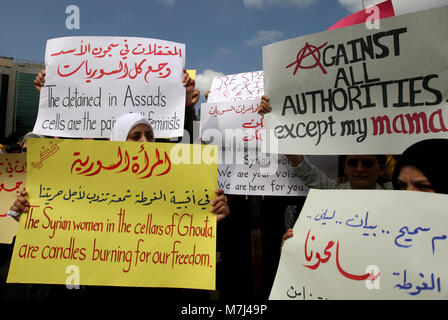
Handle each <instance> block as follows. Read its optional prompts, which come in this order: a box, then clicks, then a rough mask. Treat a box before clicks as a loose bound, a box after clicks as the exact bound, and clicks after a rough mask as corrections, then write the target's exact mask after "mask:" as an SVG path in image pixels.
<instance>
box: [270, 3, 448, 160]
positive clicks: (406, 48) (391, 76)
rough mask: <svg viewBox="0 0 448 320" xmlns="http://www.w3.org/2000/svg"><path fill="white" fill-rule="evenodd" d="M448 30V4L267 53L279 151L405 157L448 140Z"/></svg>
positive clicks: (321, 35)
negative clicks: (420, 144) (410, 150)
mask: <svg viewBox="0 0 448 320" xmlns="http://www.w3.org/2000/svg"><path fill="white" fill-rule="evenodd" d="M446 30H448V7H447V6H445V7H442V8H437V9H432V10H427V11H423V12H418V13H415V14H410V15H403V16H398V17H392V18H387V19H383V20H381V29H380V30H377V29H367V28H366V27H365V26H364V24H360V25H355V26H350V27H346V28H342V29H336V30H332V31H326V32H322V33H317V34H314V35H310V36H304V37H299V38H295V39H290V40H286V41H281V42H277V43H274V44H271V45H267V46H265V47H263V71H264V81H265V83H264V84H265V91H266V95H268V96H269V97H270V102H271V106H272V112H271V113H269V114H267V115H266V116H265V123H264V124H265V127H266V129H267V130H270V132H271V134H273V135H275V136H276V137H277V138H278V139H279V141H278V152H279V153H287V152H289V153H296V154H400V153H402V152H403V150H404V149H406V147H408V146H409V145H411V144H413V143H415V142H417V141H420V140H424V139H429V138H436V137H445V138H446V137H448V110H447V106H448V103H447V99H448V60H447V59H446V52H448V38H447V37H446ZM265 142H266V143H268V142H269V140H268V139H267V140H266V141H265ZM264 147H265V146H263V148H264ZM266 150H267V151H268V152H269V151H270V150H271V146H269V145H266Z"/></svg>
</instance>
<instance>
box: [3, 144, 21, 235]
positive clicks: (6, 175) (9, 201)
mask: <svg viewBox="0 0 448 320" xmlns="http://www.w3.org/2000/svg"><path fill="white" fill-rule="evenodd" d="M25 183H26V153H8V154H0V243H12V240H13V237H14V236H15V235H16V233H17V221H16V220H14V219H13V218H10V217H8V216H7V212H8V211H9V209H10V208H11V206H12V205H13V203H14V201H15V200H16V199H17V196H18V195H19V193H20V191H21V190H23V189H24V188H25Z"/></svg>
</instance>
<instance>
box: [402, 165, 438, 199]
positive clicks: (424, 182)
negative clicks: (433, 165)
mask: <svg viewBox="0 0 448 320" xmlns="http://www.w3.org/2000/svg"><path fill="white" fill-rule="evenodd" d="M397 180H398V181H397V185H398V189H399V190H412V191H423V192H434V193H435V192H436V191H435V190H434V189H433V187H432V185H431V183H430V182H429V180H428V178H426V176H425V175H424V174H423V172H421V171H420V170H419V169H417V168H416V167H414V166H404V167H403V168H401V170H400V174H399V175H398V179H397Z"/></svg>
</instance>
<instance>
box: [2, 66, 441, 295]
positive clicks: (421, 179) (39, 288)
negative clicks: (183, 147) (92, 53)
mask: <svg viewBox="0 0 448 320" xmlns="http://www.w3.org/2000/svg"><path fill="white" fill-rule="evenodd" d="M182 82H183V85H184V87H185V88H186V101H185V123H184V128H185V130H186V131H187V132H188V134H189V136H190V143H192V138H193V134H192V128H193V120H195V119H196V115H195V112H194V109H195V105H196V104H197V102H198V101H199V98H200V92H199V91H198V90H197V89H196V88H195V82H194V80H193V79H191V78H190V77H189V75H188V74H187V73H186V70H185V69H184V74H183V78H182ZM44 84H45V70H42V71H41V72H40V73H39V74H38V75H37V77H36V79H35V80H34V85H35V87H36V89H37V90H38V91H39V92H40V89H41V88H42V87H43V86H44ZM208 93H209V92H207V93H206V94H205V96H206V98H207V94H208ZM270 111H271V105H270V103H269V97H268V96H263V97H262V99H261V103H260V107H259V110H258V112H259V114H261V115H264V114H266V113H268V112H270ZM30 137H34V138H42V137H43V136H41V135H36V134H34V133H29V134H27V135H25V136H24V137H23V138H22V139H21V140H20V141H19V142H18V143H17V147H18V152H26V151H27V139H28V138H30ZM110 140H111V141H127V142H139V143H142V142H145V143H147V142H166V140H164V139H156V138H155V135H154V131H153V129H152V127H151V125H150V123H149V122H148V121H147V120H146V119H145V118H144V117H143V116H141V115H140V114H137V113H128V114H124V115H122V116H120V117H119V118H117V121H116V122H115V125H114V127H113V129H112V131H111V135H110ZM179 141H180V139H179V140H178V141H177V142H179ZM171 142H173V141H171ZM447 149H448V139H429V140H423V141H420V142H418V143H416V144H414V145H412V146H410V147H409V148H408V149H406V150H405V151H404V153H403V154H402V155H395V156H392V155H377V154H373V155H341V156H340V158H339V160H340V164H341V168H342V172H343V175H344V176H343V177H339V179H337V180H334V179H330V178H328V177H327V176H326V174H325V173H324V172H323V171H322V170H320V169H319V168H317V167H316V166H315V165H313V164H312V163H311V162H310V161H309V160H308V159H307V157H306V156H304V155H286V156H287V158H288V160H289V162H290V164H291V166H292V168H293V173H294V174H295V176H297V177H298V178H299V179H300V180H301V181H302V182H303V183H304V184H305V185H306V186H308V187H310V188H317V189H372V190H374V189H376V190H381V189H383V190H391V189H396V190H414V191H426V192H435V193H444V194H448V183H447V181H448V180H447V178H448V176H447V175H448V171H447V170H446V168H445V166H444V159H445V158H444V156H443V155H444V153H445V152H446V150H447ZM11 150H12V149H11ZM6 152H8V150H7V148H4V147H3V146H0V154H1V153H6ZM215 193H216V197H215V198H214V199H213V200H212V202H211V208H210V210H211V212H213V213H215V214H216V215H217V221H219V222H220V223H219V224H218V233H219V234H218V237H217V238H218V239H217V250H219V251H220V253H222V255H223V257H224V258H223V259H224V263H221V264H220V263H219V262H218V264H217V287H220V286H221V284H222V282H227V283H224V285H223V286H222V288H223V293H224V295H223V296H222V297H223V298H225V299H228V298H231V297H232V295H233V297H234V298H244V297H245V296H247V294H248V293H250V292H249V291H250V289H248V288H247V287H246V288H241V290H240V291H239V293H240V294H241V295H238V293H235V291H234V290H235V289H234V288H235V285H237V282H240V281H246V283H249V284H250V285H251V286H256V283H254V282H255V278H252V281H247V279H243V278H247V275H248V274H250V273H251V272H253V269H251V253H252V254H253V253H254V252H257V251H259V249H260V248H255V247H254V245H256V244H255V242H254V241H253V239H254V238H255V237H256V236H257V234H258V233H260V232H264V235H265V237H264V241H265V243H264V245H265V247H268V248H271V249H272V248H274V249H273V250H272V252H274V251H275V250H277V251H278V246H277V245H276V244H277V243H279V244H280V243H281V247H282V246H283V244H284V241H286V240H287V239H289V238H291V237H292V236H293V231H292V227H293V225H294V223H295V221H296V220H297V218H298V215H299V214H300V211H301V209H302V206H303V203H304V200H305V198H306V197H288V199H291V201H289V200H288V201H287V202H286V201H284V198H286V197H272V199H269V197H267V201H265V202H264V203H263V205H262V206H260V205H259V203H258V202H257V201H255V200H256V199H255V197H253V198H252V200H253V201H252V200H251V199H249V200H250V201H248V197H247V196H237V195H232V196H228V198H229V199H227V196H226V195H225V194H224V191H223V190H222V189H220V188H217V189H216V190H215ZM26 196H27V193H26V191H25V190H21V191H20V194H19V195H18V197H17V199H16V200H15V201H14V203H13V204H12V206H11V208H10V212H9V215H10V216H11V217H14V218H15V219H16V220H19V219H20V214H21V213H23V212H26V211H27V209H28V208H29V202H28V200H27V199H26ZM279 201H280V202H279ZM294 201H297V202H298V203H293V202H294ZM253 206H257V208H256V209H255V210H254V208H253ZM230 207H232V211H234V212H235V213H234V214H233V215H229V213H230ZM249 211H256V212H257V214H258V215H259V216H260V213H261V214H262V215H263V217H261V218H260V217H259V219H258V220H254V218H253V217H252V216H250V215H248V214H247V213H248V212H249ZM279 213H280V215H279ZM282 214H283V219H279V218H278V217H279V216H282ZM274 217H275V218H274ZM224 218H226V219H224ZM260 221H261V222H260ZM263 221H264V225H263V226H261V225H257V224H260V223H263ZM280 221H283V222H285V221H286V223H285V224H284V226H285V228H284V229H281V230H283V231H282V234H283V232H285V230H286V233H284V234H283V236H282V237H281V236H280V237H279V239H273V238H275V237H272V235H275V234H276V233H275V232H274V233H272V232H271V233H270V232H268V231H269V230H271V231H272V229H274V228H278V225H279V223H278V222H280ZM254 224H255V226H253V225H254ZM245 226H250V228H247V227H245ZM281 228H283V225H282V226H281ZM279 230H280V229H279ZM270 235H271V236H270ZM268 251H269V250H268ZM11 254H12V246H10V247H9V249H8V251H7V253H6V255H8V257H9V259H10V256H11ZM4 256H5V253H4V252H2V261H3V258H4ZM271 256H272V255H271ZM278 258H279V257H276V256H274V261H272V263H271V265H272V266H274V265H276V262H277V261H278ZM252 260H253V256H252ZM218 261H220V260H218ZM6 262H7V263H2V265H1V266H0V271H1V272H0V273H1V275H2V278H1V279H0V281H2V283H1V284H0V299H8V298H10V299H15V298H17V297H19V299H46V298H61V297H66V296H67V295H66V294H65V293H67V292H68V290H65V286H48V285H16V284H11V285H10V286H9V287H5V286H4V281H5V280H4V279H3V277H4V278H5V279H6V276H5V275H6V274H7V270H8V267H9V260H8V261H6ZM252 263H253V262H252ZM275 271H276V270H275V268H273V270H272V271H271V270H270V273H271V274H272V280H273V276H274V275H275ZM226 274H227V275H226ZM238 274H240V275H241V277H238ZM220 279H221V280H220ZM240 285H241V284H240ZM241 287H242V286H241ZM2 288H3V289H2ZM5 288H6V289H7V290H5ZM228 288H230V289H229V290H227V289H228ZM128 289H129V288H114V289H110V288H107V287H102V288H100V287H95V286H92V287H90V288H88V289H86V288H85V287H82V290H80V291H74V292H75V293H74V294H68V296H69V297H70V296H71V297H83V298H86V297H92V298H93V297H94V296H96V295H98V294H100V295H103V296H105V297H112V296H113V295H116V294H118V295H121V294H123V295H126V296H128V298H129V297H131V298H135V297H138V296H141V295H144V296H145V297H148V296H150V297H153V298H159V299H167V298H169V297H171V298H173V297H174V298H178V299H183V298H190V299H195V300H201V301H202V300H207V299H208V298H209V297H208V293H207V292H204V291H201V290H189V289H179V290H170V289H163V290H161V288H156V289H152V290H149V291H142V290H140V289H145V288H138V289H137V288H133V289H134V290H133V291H129V290H128ZM61 293H64V294H62V295H61ZM8 295H9V297H8ZM266 297H267V296H266Z"/></svg>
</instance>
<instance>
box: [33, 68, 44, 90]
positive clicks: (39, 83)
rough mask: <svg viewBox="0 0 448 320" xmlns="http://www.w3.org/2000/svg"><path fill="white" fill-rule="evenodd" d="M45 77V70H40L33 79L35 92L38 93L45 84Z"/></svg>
mask: <svg viewBox="0 0 448 320" xmlns="http://www.w3.org/2000/svg"><path fill="white" fill-rule="evenodd" d="M45 75H46V71H45V69H42V70H41V71H40V72H39V74H38V75H37V76H36V79H34V87H35V88H36V90H37V91H38V92H39V93H40V89H41V88H42V87H43V86H44V84H45Z"/></svg>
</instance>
